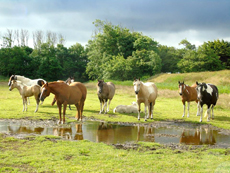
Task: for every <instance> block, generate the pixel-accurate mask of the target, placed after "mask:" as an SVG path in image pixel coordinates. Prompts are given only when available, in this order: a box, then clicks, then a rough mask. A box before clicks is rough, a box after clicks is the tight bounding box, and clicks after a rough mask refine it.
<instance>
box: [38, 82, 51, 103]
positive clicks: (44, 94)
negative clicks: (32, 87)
mask: <svg viewBox="0 0 230 173" xmlns="http://www.w3.org/2000/svg"><path fill="white" fill-rule="evenodd" d="M49 95H50V88H49V86H48V82H46V83H45V84H44V85H43V86H42V87H41V95H40V98H39V99H40V100H41V101H44V100H45V98H46V97H48V96H49Z"/></svg>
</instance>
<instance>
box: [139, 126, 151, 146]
mask: <svg viewBox="0 0 230 173" xmlns="http://www.w3.org/2000/svg"><path fill="white" fill-rule="evenodd" d="M141 134H143V137H144V140H143V141H147V142H155V138H154V134H155V128H154V127H152V126H151V125H147V126H144V127H143V128H141V127H140V124H138V125H137V142H138V141H142V140H141V138H140V136H141Z"/></svg>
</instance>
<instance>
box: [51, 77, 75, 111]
mask: <svg viewBox="0 0 230 173" xmlns="http://www.w3.org/2000/svg"><path fill="white" fill-rule="evenodd" d="M58 82H63V83H66V84H67V85H70V84H71V83H73V82H74V77H69V78H68V79H66V81H63V80H58ZM55 102H56V98H55V97H54V99H53V101H52V103H51V105H52V106H53V105H54V104H55ZM69 110H71V107H70V105H69Z"/></svg>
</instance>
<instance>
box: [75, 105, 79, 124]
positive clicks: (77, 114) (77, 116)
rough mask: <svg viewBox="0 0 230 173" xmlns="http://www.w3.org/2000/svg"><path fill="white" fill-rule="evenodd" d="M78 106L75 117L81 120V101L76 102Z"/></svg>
mask: <svg viewBox="0 0 230 173" xmlns="http://www.w3.org/2000/svg"><path fill="white" fill-rule="evenodd" d="M75 106H76V108H77V113H76V116H75V118H76V119H77V120H78V121H79V118H80V105H79V103H77V104H75Z"/></svg>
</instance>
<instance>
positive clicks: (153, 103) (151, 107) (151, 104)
mask: <svg viewBox="0 0 230 173" xmlns="http://www.w3.org/2000/svg"><path fill="white" fill-rule="evenodd" d="M154 105H155V101H154V102H152V103H150V109H151V111H150V115H151V119H153V108H154Z"/></svg>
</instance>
